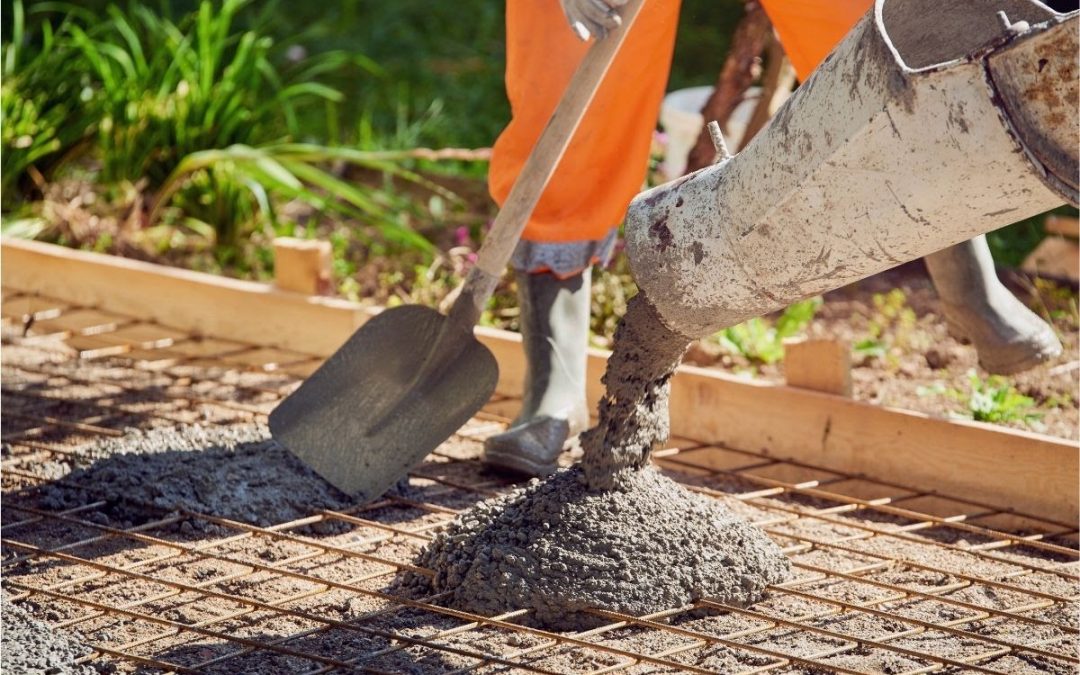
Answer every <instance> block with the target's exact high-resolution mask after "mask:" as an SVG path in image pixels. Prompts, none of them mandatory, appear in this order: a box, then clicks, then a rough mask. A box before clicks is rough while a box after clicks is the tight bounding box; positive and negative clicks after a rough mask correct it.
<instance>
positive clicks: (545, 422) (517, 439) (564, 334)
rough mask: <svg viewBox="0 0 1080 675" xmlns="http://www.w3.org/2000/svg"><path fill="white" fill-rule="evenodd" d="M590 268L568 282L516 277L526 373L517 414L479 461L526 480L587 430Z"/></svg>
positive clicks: (546, 469)
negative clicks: (568, 442)
mask: <svg viewBox="0 0 1080 675" xmlns="http://www.w3.org/2000/svg"><path fill="white" fill-rule="evenodd" d="M591 278H592V274H591V269H586V270H585V272H584V273H582V274H581V275H578V276H574V277H570V278H569V279H559V278H558V277H556V276H555V275H553V274H548V273H540V274H525V273H518V274H517V283H518V300H519V303H520V307H521V335H522V341H523V343H524V347H525V357H526V360H527V363H528V369H527V370H526V373H525V393H524V396H523V401H522V409H521V414H519V415H518V417H517V419H515V420H514V421H513V422H512V423H511V424H510V428H509V429H507V430H506V431H505V432H503V433H501V434H498V435H496V436H492V437H491V438H488V439H487V440H486V441H485V442H484V460H485V461H486V462H488V463H489V464H492V465H494V466H497V467H500V468H503V469H509V470H511V471H514V472H517V473H522V474H526V475H529V476H546V475H548V474H550V473H551V472H553V471H554V470H555V469H556V467H557V466H558V465H557V461H556V460H557V459H558V457H559V453H560V452H562V449H563V446H564V445H565V444H566V441H567V439H569V438H570V437H572V436H576V435H577V434H578V433H580V432H581V431H582V430H584V429H585V427H586V426H588V423H589V411H588V408H587V406H586V403H585V367H586V363H587V358H588V354H587V348H588V340H589V312H590V306H589V296H590V282H591Z"/></svg>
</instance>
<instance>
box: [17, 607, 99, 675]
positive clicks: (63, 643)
mask: <svg viewBox="0 0 1080 675" xmlns="http://www.w3.org/2000/svg"><path fill="white" fill-rule="evenodd" d="M0 616H2V618H3V621H2V623H3V639H2V640H0V670H2V671H3V672H4V673H11V674H12V675H15V674H16V673H19V674H24V675H46V674H48V675H97V674H98V673H101V672H112V669H111V668H107V669H106V670H104V671H103V670H99V669H98V668H95V667H94V666H91V665H89V664H76V663H75V661H76V660H78V659H79V658H81V657H83V656H86V655H87V654H90V653H92V652H93V651H94V650H93V649H91V648H90V647H88V646H86V645H84V644H82V643H81V642H79V641H77V640H75V639H73V638H71V637H68V636H66V635H64V634H62V633H59V632H57V631H54V630H53V629H52V628H50V627H49V626H47V625H45V624H43V623H41V622H40V621H35V620H34V619H31V618H30V616H29V615H28V614H26V612H24V611H23V610H21V609H19V608H18V607H16V606H15V605H14V604H13V603H11V602H8V601H7V600H4V601H3V602H2V603H0Z"/></svg>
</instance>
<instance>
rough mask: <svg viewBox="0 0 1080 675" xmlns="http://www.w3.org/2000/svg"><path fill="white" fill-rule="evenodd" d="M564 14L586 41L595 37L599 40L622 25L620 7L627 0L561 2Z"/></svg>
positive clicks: (574, 0)
mask: <svg viewBox="0 0 1080 675" xmlns="http://www.w3.org/2000/svg"><path fill="white" fill-rule="evenodd" d="M559 2H561V3H562V8H563V13H564V14H566V20H567V21H569V22H570V28H571V29H573V31H574V33H575V34H576V35H577V36H578V37H579V38H581V39H582V41H584V40H588V39H589V38H590V37H595V38H596V39H597V40H599V39H601V38H603V37H604V36H605V35H607V32H608V31H609V30H611V29H613V28H618V27H619V26H620V25H621V24H622V17H621V16H619V9H618V8H619V7H622V6H623V5H625V4H626V0H559Z"/></svg>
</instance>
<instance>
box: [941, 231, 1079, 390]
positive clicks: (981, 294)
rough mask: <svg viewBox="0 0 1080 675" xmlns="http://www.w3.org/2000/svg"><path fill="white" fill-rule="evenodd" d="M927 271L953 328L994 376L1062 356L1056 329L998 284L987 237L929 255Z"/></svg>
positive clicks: (977, 238)
mask: <svg viewBox="0 0 1080 675" xmlns="http://www.w3.org/2000/svg"><path fill="white" fill-rule="evenodd" d="M926 268H927V269H928V270H929V271H930V278H931V280H933V282H934V288H936V289H937V292H938V296H939V297H940V298H941V304H942V308H943V310H944V313H945V318H946V319H947V320H948V322H949V327H950V328H951V329H952V330H953V332H954V333H956V334H957V335H958V336H959V337H965V338H967V339H969V340H971V343H972V344H973V345H974V346H975V349H976V351H978V353H979V364H980V365H981V366H982V367H983V368H985V369H986V370H988V371H989V372H991V373H1001V374H1006V375H1007V374H1010V373H1018V372H1020V371H1022V370H1027V369H1028V368H1033V367H1034V366H1037V365H1039V364H1040V363H1043V362H1045V361H1047V360H1048V359H1052V358H1054V357H1055V356H1057V355H1058V354H1060V353H1061V342H1060V341H1059V340H1058V338H1057V335H1056V334H1055V333H1054V330H1053V328H1051V327H1050V326H1049V325H1047V323H1046V322H1045V321H1043V320H1042V319H1040V318H1039V317H1038V316H1036V315H1035V313H1034V312H1032V311H1031V310H1030V309H1028V308H1027V307H1026V306H1024V303H1022V302H1020V301H1019V300H1017V299H1016V296H1014V295H1013V294H1012V293H1011V292H1009V289H1007V288H1005V286H1004V284H1002V283H1001V281H1000V280H999V279H998V276H997V273H996V272H995V271H994V259H993V258H992V257H991V256H990V247H989V246H988V245H987V243H986V237H976V238H975V239H972V240H971V241H966V242H964V243H962V244H957V245H956V246H953V247H951V248H947V249H945V250H943V251H938V252H937V253H934V254H932V255H928V256H926Z"/></svg>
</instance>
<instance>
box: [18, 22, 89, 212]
mask: <svg viewBox="0 0 1080 675" xmlns="http://www.w3.org/2000/svg"><path fill="white" fill-rule="evenodd" d="M10 21H11V22H10V24H9V25H10V31H11V39H10V41H7V42H4V43H3V44H2V45H0V68H2V76H3V81H2V82H0V115H2V117H0V172H2V175H0V189H2V195H3V200H4V203H5V204H10V203H11V201H13V200H15V199H16V198H17V197H18V196H19V190H17V189H16V188H17V186H18V185H19V184H20V183H22V182H25V180H26V178H27V173H28V172H29V171H30V170H31V167H33V168H34V169H35V170H36V174H37V178H38V180H41V179H42V178H44V177H45V176H47V175H48V174H49V173H50V171H51V169H52V168H53V166H54V165H55V164H56V163H57V162H58V161H59V160H60V159H61V158H62V157H63V156H64V154H65V153H66V152H67V151H69V150H71V148H73V147H74V146H75V145H77V144H78V143H79V142H80V141H82V140H83V139H84V137H85V136H86V135H87V133H88V131H89V129H88V127H89V125H90V121H89V120H88V119H87V118H86V117H85V116H84V115H83V110H82V102H81V98H82V95H83V91H82V83H81V78H80V76H79V72H78V70H77V67H76V65H75V64H74V63H72V61H71V60H70V59H67V58H65V51H64V49H63V47H62V42H63V36H64V35H65V34H66V31H67V27H68V25H69V21H68V20H67V19H62V20H61V21H60V22H59V28H56V27H54V26H53V24H52V23H51V22H49V21H44V22H41V23H40V25H39V26H38V27H37V30H36V31H35V33H36V34H35V35H34V36H33V37H32V36H31V35H29V34H28V31H27V23H26V13H25V10H24V8H23V4H22V2H15V3H14V4H13V6H12V7H11V19H10Z"/></svg>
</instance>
